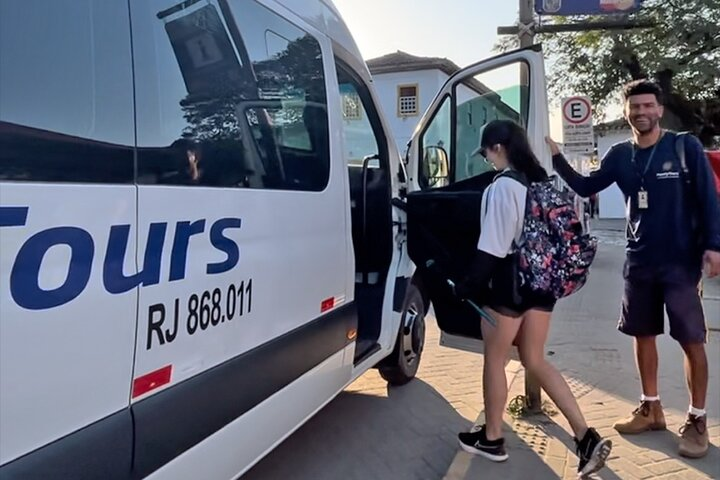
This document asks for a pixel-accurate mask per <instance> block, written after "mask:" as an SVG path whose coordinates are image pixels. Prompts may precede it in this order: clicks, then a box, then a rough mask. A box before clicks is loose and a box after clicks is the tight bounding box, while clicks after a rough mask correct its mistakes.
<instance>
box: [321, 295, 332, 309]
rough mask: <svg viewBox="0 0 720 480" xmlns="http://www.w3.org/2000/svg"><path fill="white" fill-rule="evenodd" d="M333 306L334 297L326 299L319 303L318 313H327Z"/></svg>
mask: <svg viewBox="0 0 720 480" xmlns="http://www.w3.org/2000/svg"><path fill="white" fill-rule="evenodd" d="M334 306H335V297H330V298H326V299H325V300H323V301H322V302H321V303H320V312H321V313H322V312H327V311H328V310H330V309H331V308H333V307H334Z"/></svg>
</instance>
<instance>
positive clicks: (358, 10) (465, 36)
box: [334, 0, 562, 138]
mask: <svg viewBox="0 0 720 480" xmlns="http://www.w3.org/2000/svg"><path fill="white" fill-rule="evenodd" d="M334 3H335V6H336V7H337V8H338V10H340V14H341V15H342V17H343V20H345V23H347V25H348V28H349V29H350V32H351V33H352V35H353V37H354V38H355V41H356V42H357V44H358V47H359V48H360V53H362V55H363V58H365V60H369V59H371V58H375V57H379V56H382V55H385V54H388V53H393V52H395V51H397V50H402V51H403V52H406V53H409V54H411V55H418V56H423V57H445V58H448V59H450V60H452V61H453V62H455V63H456V64H458V65H459V66H460V67H464V66H467V65H470V64H472V63H475V62H478V61H480V60H483V59H485V58H488V57H491V56H493V55H496V54H497V53H496V52H493V50H492V49H493V46H494V45H495V43H496V41H497V39H498V35H497V27H499V26H508V25H513V24H514V23H515V22H516V21H517V18H518V1H517V0H334ZM411 18H412V19H411ZM550 130H551V134H552V135H553V136H554V137H556V138H560V137H561V136H562V134H561V131H562V123H561V120H560V109H559V106H551V107H550Z"/></svg>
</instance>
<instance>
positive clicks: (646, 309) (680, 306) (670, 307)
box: [618, 261, 707, 344]
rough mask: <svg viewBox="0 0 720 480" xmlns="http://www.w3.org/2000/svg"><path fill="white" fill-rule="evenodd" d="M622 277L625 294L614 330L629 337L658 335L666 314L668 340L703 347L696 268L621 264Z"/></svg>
mask: <svg viewBox="0 0 720 480" xmlns="http://www.w3.org/2000/svg"><path fill="white" fill-rule="evenodd" d="M623 277H624V278H625V293H624V295H623V300H622V313H621V315H620V322H619V323H618V330H620V331H621V332H623V333H625V334H627V335H631V336H633V337H646V336H655V335H660V334H662V333H663V332H664V330H665V329H664V327H665V315H664V313H665V311H667V316H668V319H669V321H670V336H671V337H672V338H674V339H675V340H677V341H678V342H680V343H681V344H692V343H705V341H706V340H707V327H706V326H705V314H704V313H703V307H702V301H701V299H700V291H699V284H700V278H701V277H702V270H701V267H700V266H699V265H698V266H697V267H689V266H686V265H661V266H646V265H631V264H630V263H629V262H628V261H625V266H624V268H623Z"/></svg>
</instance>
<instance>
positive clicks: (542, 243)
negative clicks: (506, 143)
mask: <svg viewBox="0 0 720 480" xmlns="http://www.w3.org/2000/svg"><path fill="white" fill-rule="evenodd" d="M502 175H505V176H509V177H511V178H513V179H515V180H517V181H519V182H520V183H522V184H523V185H525V186H526V187H527V203H526V207H525V219H524V222H523V228H522V234H521V236H520V241H519V242H518V244H517V245H516V255H517V263H518V274H519V277H520V287H524V288H529V289H530V290H533V291H536V292H540V293H543V294H548V295H551V296H552V297H553V298H555V299H559V298H563V297H566V296H568V295H571V294H573V293H575V292H577V291H578V290H580V288H582V286H583V285H585V282H586V281H587V278H588V274H589V271H590V265H591V264H592V262H593V260H594V259H595V253H596V252H597V239H596V238H595V237H591V236H590V235H588V234H587V233H584V232H583V228H582V223H581V222H580V219H579V218H578V216H577V213H576V212H575V209H574V208H573V204H572V202H571V201H570V199H569V198H568V196H567V195H566V194H564V193H562V192H560V191H559V190H558V189H557V188H555V186H554V185H553V183H552V181H551V180H546V181H542V182H533V183H529V182H527V180H526V179H525V177H524V176H523V175H522V174H519V173H517V172H514V171H507V172H505V173H503V174H502Z"/></svg>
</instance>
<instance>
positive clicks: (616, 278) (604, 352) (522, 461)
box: [444, 229, 720, 480]
mask: <svg viewBox="0 0 720 480" xmlns="http://www.w3.org/2000/svg"><path fill="white" fill-rule="evenodd" d="M613 232H615V233H613ZM594 233H596V232H594ZM621 235H622V232H621V231H619V230H608V229H605V230H602V231H601V232H600V234H599V235H598V236H599V238H600V242H601V243H600V252H599V254H598V258H597V260H596V262H595V266H594V267H593V271H592V273H591V277H590V280H589V282H588V285H586V286H585V287H584V288H583V289H582V290H581V291H580V292H578V293H577V294H576V295H573V296H572V297H570V298H568V299H566V300H564V301H563V302H561V303H560V304H559V305H558V309H557V311H556V313H555V315H554V317H553V326H552V328H551V335H550V339H549V341H548V344H547V354H548V358H549V360H550V361H551V362H553V363H554V364H555V366H556V367H558V368H559V369H560V370H561V371H562V372H563V375H564V376H565V377H566V378H567V379H568V382H569V383H570V387H571V389H572V391H573V393H574V394H575V396H576V398H578V402H579V404H580V408H581V410H582V411H583V413H584V414H585V416H586V418H587V421H588V423H589V424H590V425H591V426H594V427H595V428H596V429H597V430H598V431H599V432H600V434H601V435H603V436H606V437H609V438H611V439H612V440H613V443H614V448H613V453H612V455H611V457H610V460H609V462H608V466H607V467H606V468H605V469H604V470H602V471H601V472H599V473H598V474H596V475H595V476H594V477H595V478H602V479H613V480H614V479H622V480H625V479H629V480H632V479H648V478H653V479H654V478H658V479H668V480H670V479H678V480H680V479H682V480H694V479H711V478H720V450H719V449H718V445H720V388H719V385H718V384H719V383H720V382H719V380H720V372H719V371H718V365H720V348H719V347H720V332H719V331H718V328H716V327H718V322H719V321H720V310H719V309H718V305H717V304H718V303H719V302H718V299H717V297H718V294H719V293H720V281H718V280H712V281H706V282H705V297H706V299H705V302H704V303H705V306H706V313H707V314H708V320H712V321H709V322H708V323H709V325H708V326H709V327H710V328H711V331H710V332H709V340H708V360H709V364H710V388H709V392H708V405H707V409H708V412H709V418H708V426H709V431H710V437H711V443H712V445H711V449H710V452H709V454H708V455H707V457H705V458H704V459H701V460H688V459H683V458H682V457H679V456H678V454H677V442H678V435H677V430H678V428H679V427H680V426H681V425H682V423H683V420H684V418H685V412H686V411H687V406H688V398H687V390H686V387H685V380H684V377H683V363H682V353H681V350H680V348H679V347H678V346H677V345H676V344H675V342H674V341H672V340H671V339H670V338H669V337H667V336H664V337H661V338H660V339H659V341H658V350H659V355H660V373H659V376H660V390H661V392H660V394H661V397H662V401H663V404H664V407H665V413H666V418H667V422H668V430H667V431H664V432H652V433H647V434H643V435H639V436H620V435H619V434H617V433H616V432H615V431H614V430H613V429H612V424H613V423H614V422H615V421H616V420H617V419H618V418H621V417H624V416H626V415H627V414H629V413H630V412H631V411H632V410H633V409H634V408H635V407H636V406H637V402H638V395H639V393H640V387H639V378H638V375H637V373H636V370H635V364H634V354H633V349H632V342H631V340H630V339H629V338H628V337H625V336H623V335H622V334H620V333H619V332H617V331H616V330H615V324H616V323H617V316H618V308H619V307H618V306H619V300H620V295H621V293H622V278H621V276H620V272H621V266H622V262H623V258H624V255H623V252H622V250H623V247H622V246H621V245H619V244H620V243H622V242H620V241H618V240H619V239H620V236H621ZM614 236H615V237H618V238H613V237H614ZM713 302H714V303H713ZM710 315H714V316H713V317H711V316H710ZM508 370H509V374H510V375H511V376H512V378H513V381H512V384H511V387H510V395H509V398H510V399H512V398H513V397H514V396H515V395H522V394H523V393H524V371H523V370H522V368H521V367H520V366H519V365H518V364H517V363H515V362H512V363H511V364H510V365H509V368H508ZM543 399H544V400H547V396H546V395H544V394H543ZM550 405H551V409H554V410H557V409H556V408H554V406H552V404H550ZM505 420H506V424H507V429H506V432H507V435H508V437H507V438H508V440H509V453H510V455H511V458H510V460H509V461H508V462H507V464H506V465H503V464H492V463H491V462H487V461H485V460H483V459H479V458H474V457H472V456H471V455H468V454H465V453H464V452H459V453H458V454H457V455H456V457H455V459H454V461H453V463H452V465H451V467H450V468H449V470H448V472H447V474H446V475H445V477H444V478H445V479H447V480H460V479H463V480H469V479H476V478H504V479H526V478H532V479H538V480H541V479H553V478H564V479H571V478H572V479H574V478H576V469H577V459H576V457H575V455H574V452H572V448H574V447H573V444H572V438H571V435H570V434H569V433H568V432H571V430H570V427H569V425H568V424H567V422H566V421H565V419H564V418H563V417H562V415H561V414H559V413H557V414H556V415H553V416H547V415H538V416H534V417H530V418H524V419H519V420H514V419H513V418H511V417H510V416H508V415H506V418H505ZM482 422H483V416H482V414H481V415H480V416H479V417H478V419H477V420H476V422H475V423H476V424H481V423H482Z"/></svg>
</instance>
